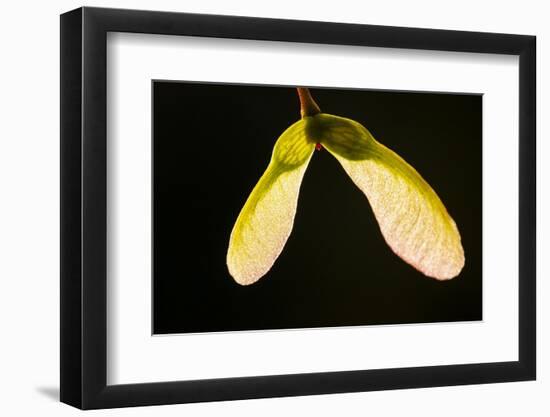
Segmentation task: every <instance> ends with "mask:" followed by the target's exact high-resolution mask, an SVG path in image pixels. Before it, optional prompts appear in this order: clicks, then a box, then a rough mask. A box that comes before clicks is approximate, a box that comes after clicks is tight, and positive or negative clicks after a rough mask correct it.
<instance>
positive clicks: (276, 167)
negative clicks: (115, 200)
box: [152, 80, 482, 334]
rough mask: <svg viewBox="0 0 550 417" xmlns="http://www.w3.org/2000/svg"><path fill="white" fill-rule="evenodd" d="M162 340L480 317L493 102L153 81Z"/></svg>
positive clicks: (156, 317)
mask: <svg viewBox="0 0 550 417" xmlns="http://www.w3.org/2000/svg"><path fill="white" fill-rule="evenodd" d="M152 97H153V103H152V104H153V115H152V118H153V132H152V134H153V155H154V156H153V183H154V185H153V242H152V244H153V277H152V281H153V282H152V284H153V329H152V330H153V334H179V333H202V332H223V331H245V330H271V329H303V328H324V327H335V326H365V325H384V324H385V325H387V324H393V325H397V324H410V323H437V322H455V321H477V320H482V96H481V95H477V94H457V93H441V92H407V91H382V90H362V89H336V88H316V87H302V86H295V87H294V86H292V87H291V86H263V85H262V86H259V85H246V84H221V83H220V84H216V83H193V82H187V81H176V80H154V81H153V82H152Z"/></svg>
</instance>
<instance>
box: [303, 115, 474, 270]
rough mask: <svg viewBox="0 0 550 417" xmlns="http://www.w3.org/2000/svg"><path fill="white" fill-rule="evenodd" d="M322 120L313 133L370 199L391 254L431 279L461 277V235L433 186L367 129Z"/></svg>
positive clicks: (344, 121) (327, 118)
mask: <svg viewBox="0 0 550 417" xmlns="http://www.w3.org/2000/svg"><path fill="white" fill-rule="evenodd" d="M316 118H317V119H318V120H317V121H315V123H316V124H317V126H315V128H313V129H311V130H312V131H314V132H315V133H316V135H317V136H318V137H320V141H321V143H322V144H323V145H324V146H325V147H326V148H327V149H328V150H329V152H331V153H332V154H333V155H334V156H335V157H336V159H337V160H338V161H339V162H340V164H341V165H342V167H343V168H344V170H345V171H346V172H347V174H348V175H349V176H350V178H351V179H352V180H353V182H354V183H355V184H356V185H357V187H359V189H360V190H361V191H362V192H363V193H364V194H365V195H366V196H367V198H368V200H369V203H370V205H371V207H372V209H373V212H374V214H375V216H376V220H377V221H378V224H379V226H380V230H381V231H382V234H383V236H384V239H385V240H386V243H387V244H388V245H389V246H390V247H391V249H392V250H393V251H394V252H395V253H396V254H397V255H398V256H400V257H401V258H402V259H403V260H404V261H406V262H407V263H409V264H410V265H412V266H413V267H415V268H416V269H418V270H419V271H420V272H422V273H424V274H425V275H427V276H429V277H432V278H436V279H439V280H445V279H451V278H454V277H456V276H457V275H458V274H459V273H460V271H461V270H462V268H463V266H464V251H463V249H462V244H461V241H460V234H459V232H458V229H457V227H456V224H455V222H454V221H453V219H452V218H451V216H450V215H449V214H448V213H447V209H446V208H445V206H444V205H443V203H442V202H441V200H440V199H439V197H438V196H437V194H436V193H435V191H434V190H433V189H432V188H431V187H430V186H429V184H428V183H427V182H426V181H425V180H424V179H423V178H422V177H421V176H420V174H419V173H418V172H416V170H415V169H414V168H413V167H411V166H410V165H409V164H407V163H406V162H405V161H404V160H403V159H402V158H401V157H399V155H397V154H396V153H395V152H393V151H391V150H390V149H388V148H386V147H385V146H383V145H382V144H380V143H378V142H377V141H376V140H375V139H374V138H373V137H372V135H371V134H370V132H369V131H368V130H367V129H366V128H365V127H363V126H362V125H361V124H359V123H357V122H355V121H353V120H350V119H345V118H342V117H336V116H331V115H327V114H320V115H318V116H316Z"/></svg>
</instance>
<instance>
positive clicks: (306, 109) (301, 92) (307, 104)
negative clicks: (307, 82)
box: [296, 88, 321, 117]
mask: <svg viewBox="0 0 550 417" xmlns="http://www.w3.org/2000/svg"><path fill="white" fill-rule="evenodd" d="M296 90H298V97H299V98H300V114H301V115H302V117H309V116H315V115H316V114H318V113H321V109H320V108H319V106H318V105H317V103H316V102H315V100H313V97H311V93H310V92H309V88H296Z"/></svg>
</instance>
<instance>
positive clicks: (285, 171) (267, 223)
mask: <svg viewBox="0 0 550 417" xmlns="http://www.w3.org/2000/svg"><path fill="white" fill-rule="evenodd" d="M314 148H315V144H314V143H311V142H309V141H308V140H307V138H306V135H305V129H304V122H303V121H302V120H300V121H298V122H296V123H294V124H293V125H292V126H290V127H289V128H288V129H287V130H286V131H285V132H284V133H283V134H282V135H281V136H280V137H279V139H278V140H277V143H276V144H275V147H274V149H273V154H272V156H271V161H270V163H269V166H268V167H267V169H266V171H265V172H264V174H263V175H262V177H261V178H260V180H259V181H258V183H257V184H256V186H255V187H254V189H253V190H252V193H251V194H250V196H249V197H248V200H246V203H245V204H244V207H243V208H242V210H241V212H240V214H239V216H238V218H237V221H236V222H235V225H234V226H233V231H232V232H231V237H230V239H229V249H228V250H227V267H228V269H229V273H230V274H231V276H232V277H233V278H234V279H235V281H237V282H238V283H239V284H241V285H249V284H252V283H254V282H256V281H257V280H259V279H260V278H261V277H262V276H263V275H265V274H266V273H267V272H268V271H269V270H270V269H271V267H272V266H273V264H274V262H275V260H276V259H277V258H278V256H279V255H280V253H281V252H282V250H283V248H284V245H285V243H286V241H287V239H288V236H289V235H290V232H291V231H292V226H293V224H294V216H295V214H296V206H297V204H298V193H299V190H300V184H301V183H302V178H303V176H304V173H305V170H306V168H307V165H308V163H309V160H310V159H311V155H312V153H313V150H314Z"/></svg>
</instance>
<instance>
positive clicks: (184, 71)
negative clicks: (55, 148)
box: [61, 7, 536, 409]
mask: <svg viewBox="0 0 550 417" xmlns="http://www.w3.org/2000/svg"><path fill="white" fill-rule="evenodd" d="M535 66H536V65H535V37H533V36H526V35H509V34H492V33H474V32H459V31H446V30H431V29H415V28H398V27H386V26H371V25H354V24H353V25H352V24H340V23H326V22H310V21H291V20H276V19H263V18H250V17H233V16H214V15H197V14H185V13H168V12H151V11H135V10H115V9H101V8H87V7H85V8H80V9H77V10H74V11H71V12H68V13H65V14H63V15H62V16H61V401H63V402H65V403H67V404H70V405H73V406H75V407H79V408H82V409H92V408H111V407H124V406H139V405H155V404H173V403H186V402H199V401H216V400H233V399H247V398H263V397H277V396H296V395H312V394H326V393H341V392H354V391H371V390H386V389H402V388H417V387H434V386H445V385H462V384H480V383H496V382H507V381H523V380H533V379H535V375H536V348H535V346H536V332H535V328H536V315H535V299H536V297H535V294H536V288H535V245H536V239H535V235H536V233H535V232H536V222H535V217H536V203H535V201H536V195H535V160H536V158H535V154H536V149H535V103H536V100H535V78H536V77H535Z"/></svg>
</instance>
